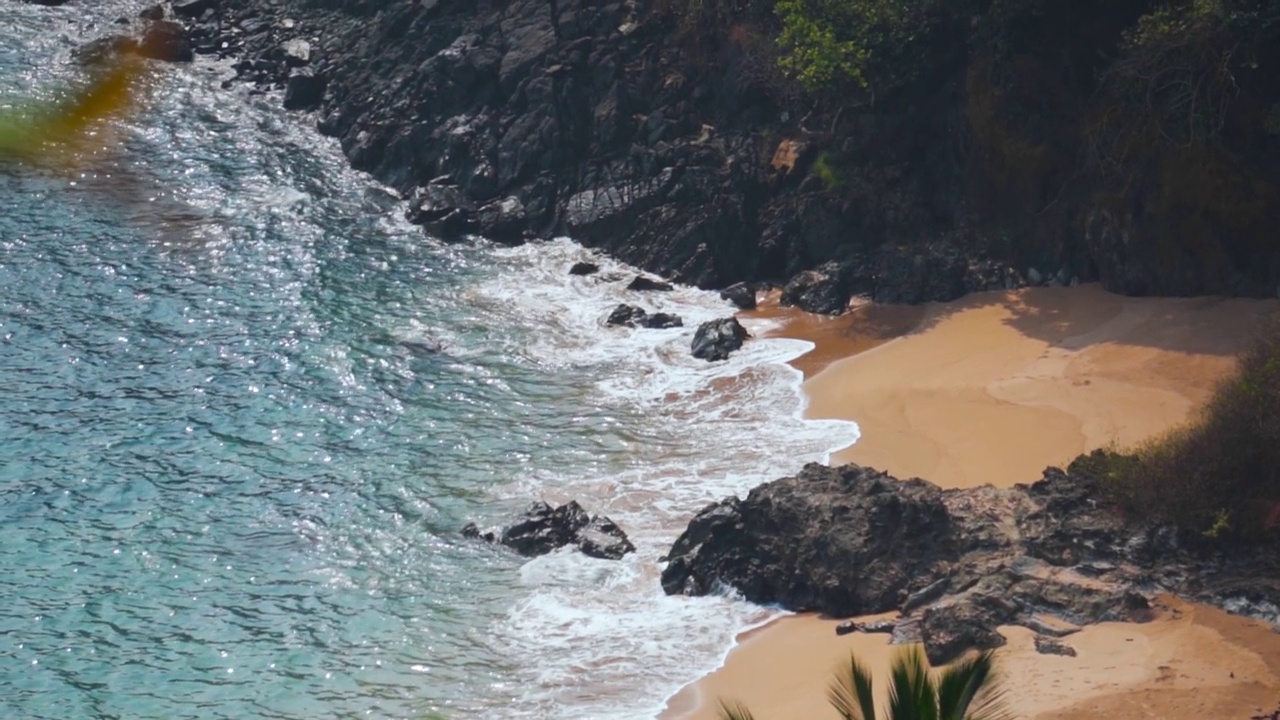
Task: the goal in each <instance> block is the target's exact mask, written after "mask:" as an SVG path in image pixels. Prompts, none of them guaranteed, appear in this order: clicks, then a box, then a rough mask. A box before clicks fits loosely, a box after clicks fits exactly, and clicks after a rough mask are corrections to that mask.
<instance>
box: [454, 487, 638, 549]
mask: <svg viewBox="0 0 1280 720" xmlns="http://www.w3.org/2000/svg"><path fill="white" fill-rule="evenodd" d="M462 535H463V537H468V538H474V539H480V540H484V541H486V542H490V543H493V542H497V543H500V544H502V545H506V546H507V547H509V548H511V549H512V550H515V551H516V552H517V553H519V554H521V555H524V556H525V557H537V556H539V555H546V554H547V553H549V552H552V551H554V550H558V549H560V548H562V547H567V546H571V545H572V546H576V547H577V548H578V549H579V550H580V551H582V553H583V554H585V555H589V556H591V557H595V558H601V559H605V560H617V559H619V558H621V557H622V556H624V555H626V554H627V553H630V552H634V551H635V546H634V545H632V544H631V541H630V540H628V539H627V535H626V533H624V532H623V531H622V529H621V528H619V527H618V526H617V525H616V524H614V522H613V521H612V520H610V519H609V518H607V517H604V516H602V515H596V516H591V515H588V514H587V512H586V511H585V510H583V509H582V506H581V505H579V504H578V503H577V502H575V501H572V500H571V501H569V502H567V503H565V504H564V505H561V506H560V507H557V508H553V507H551V506H550V505H548V504H547V503H545V502H535V503H533V504H532V505H530V506H529V509H528V510H526V511H525V513H524V517H523V518H522V519H521V520H519V521H518V522H516V523H515V524H514V525H511V526H510V527H508V528H507V529H506V530H504V531H503V532H502V534H501V535H495V534H494V533H492V532H487V533H481V532H480V529H479V528H478V527H477V526H476V525H475V523H468V524H467V525H466V526H465V527H463V528H462Z"/></svg>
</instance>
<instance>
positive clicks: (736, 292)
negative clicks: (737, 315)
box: [720, 283, 756, 310]
mask: <svg viewBox="0 0 1280 720" xmlns="http://www.w3.org/2000/svg"><path fill="white" fill-rule="evenodd" d="M720 299H722V300H728V301H729V302H731V303H733V304H734V305H736V306H737V307H738V309H739V310H754V309H755V308H756V290H755V288H753V287H751V286H750V285H748V284H746V283H734V284H733V285H730V286H729V287H727V288H725V289H724V290H721V291H720Z"/></svg>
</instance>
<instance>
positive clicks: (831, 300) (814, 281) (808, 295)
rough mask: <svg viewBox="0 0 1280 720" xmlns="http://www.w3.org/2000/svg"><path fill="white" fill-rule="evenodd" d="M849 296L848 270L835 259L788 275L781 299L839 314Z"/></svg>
mask: <svg viewBox="0 0 1280 720" xmlns="http://www.w3.org/2000/svg"><path fill="white" fill-rule="evenodd" d="M849 297H850V285H849V276H848V271H847V270H846V269H845V268H843V267H841V266H840V265H839V264H837V263H827V264H826V265H823V266H822V267H820V268H818V269H816V270H805V271H804V272H802V273H798V274H797V275H796V276H795V277H793V278H791V280H789V281H788V282H787V284H786V286H785V287H783V288H782V298H781V302H782V304H783V305H785V306H789V307H798V308H800V309H801V310H804V311H806V312H811V313H820V314H822V315H839V314H840V313H842V312H844V311H845V309H846V308H847V307H848V306H849Z"/></svg>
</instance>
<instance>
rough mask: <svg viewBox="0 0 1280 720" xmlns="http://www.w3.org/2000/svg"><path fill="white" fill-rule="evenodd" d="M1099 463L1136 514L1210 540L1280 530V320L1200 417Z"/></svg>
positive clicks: (1243, 359) (1262, 336)
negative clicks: (1175, 526) (1171, 522)
mask: <svg viewBox="0 0 1280 720" xmlns="http://www.w3.org/2000/svg"><path fill="white" fill-rule="evenodd" d="M1096 469H1097V470H1099V471H1101V472H1100V473H1099V474H1100V475H1101V476H1102V477H1103V478H1104V479H1105V481H1106V483H1107V484H1108V486H1109V487H1110V489H1111V490H1112V491H1114V492H1115V493H1116V494H1117V497H1118V499H1119V500H1120V501H1121V502H1122V504H1123V505H1124V506H1125V507H1126V509H1127V510H1129V511H1130V512H1131V513H1134V514H1137V515H1142V516H1146V517H1151V518H1153V519H1161V520H1171V521H1173V522H1175V523H1177V524H1178V525H1179V526H1180V527H1182V528H1183V529H1185V530H1191V531H1194V532H1199V533H1201V534H1203V535H1204V536H1205V537H1207V538H1210V539H1234V540H1257V539H1261V538H1263V537H1265V536H1267V535H1269V534H1270V533H1271V532H1272V531H1273V530H1275V529H1280V528H1278V527H1277V526H1280V320H1274V319H1273V320H1272V321H1271V322H1269V323H1268V324H1267V325H1266V327H1265V328H1264V330H1263V331H1262V332H1261V333H1260V335H1259V337H1258V339H1257V341H1256V342H1255V343H1254V344H1253V346H1252V347H1251V348H1250V349H1249V350H1247V351H1246V352H1244V353H1243V354H1242V355H1241V356H1240V360H1239V367H1238V370H1237V373H1236V374H1235V375H1234V376H1233V377H1231V378H1229V379H1227V380H1225V381H1223V383H1222V384H1221V385H1220V386H1219V387H1218V389H1217V391H1216V392H1215V393H1214V396H1213V399H1212V400H1211V401H1210V402H1209V404H1208V405H1207V406H1206V407H1205V408H1204V410H1203V411H1202V412H1201V413H1199V414H1198V416H1197V417H1196V418H1195V419H1194V420H1192V421H1190V422H1189V423H1187V424H1186V425H1184V426H1182V427H1179V428H1177V429H1175V430H1173V431H1172V432H1170V433H1168V434H1167V435H1164V436H1163V437H1159V438H1155V439H1153V440H1151V441H1149V442H1146V443H1144V444H1142V445H1141V446H1139V447H1138V448H1136V449H1134V450H1133V451H1132V452H1129V453H1125V454H1111V455H1109V456H1107V460H1106V461H1105V467H1101V468H1096Z"/></svg>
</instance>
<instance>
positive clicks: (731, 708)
mask: <svg viewBox="0 0 1280 720" xmlns="http://www.w3.org/2000/svg"><path fill="white" fill-rule="evenodd" d="M720 720H755V715H752V714H751V711H750V710H748V709H747V706H746V705H743V704H742V703H740V702H737V701H734V703H733V705H730V704H728V703H726V702H725V701H724V700H721V701H720Z"/></svg>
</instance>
